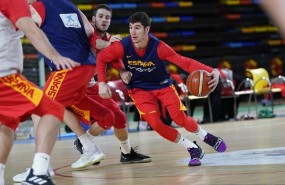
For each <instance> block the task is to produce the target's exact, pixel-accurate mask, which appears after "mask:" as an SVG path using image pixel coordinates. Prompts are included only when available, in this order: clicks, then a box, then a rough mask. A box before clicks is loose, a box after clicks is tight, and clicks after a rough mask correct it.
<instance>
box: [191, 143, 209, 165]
mask: <svg viewBox="0 0 285 185" xmlns="http://www.w3.org/2000/svg"><path fill="white" fill-rule="evenodd" d="M194 144H195V145H197V143H196V141H194ZM197 146H198V148H188V149H187V150H188V152H189V153H190V156H191V160H190V161H189V163H188V166H200V165H201V161H200V159H202V158H203V157H204V154H205V152H204V151H203V149H202V148H200V146H199V145H197Z"/></svg>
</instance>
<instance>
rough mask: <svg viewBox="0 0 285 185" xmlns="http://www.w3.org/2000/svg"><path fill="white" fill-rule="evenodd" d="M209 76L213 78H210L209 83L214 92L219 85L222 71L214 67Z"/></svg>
mask: <svg viewBox="0 0 285 185" xmlns="http://www.w3.org/2000/svg"><path fill="white" fill-rule="evenodd" d="M209 76H211V77H212V80H210V81H209V82H208V84H209V87H210V89H212V90H211V92H213V91H214V90H215V89H216V87H217V85H218V82H219V77H220V73H219V71H218V70H216V69H214V70H213V71H212V72H211V73H209Z"/></svg>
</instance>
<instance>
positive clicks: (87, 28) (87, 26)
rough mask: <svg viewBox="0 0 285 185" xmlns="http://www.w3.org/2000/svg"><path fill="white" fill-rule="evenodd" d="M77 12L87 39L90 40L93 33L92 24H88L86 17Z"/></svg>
mask: <svg viewBox="0 0 285 185" xmlns="http://www.w3.org/2000/svg"><path fill="white" fill-rule="evenodd" d="M78 11H79V13H80V17H81V19H82V21H83V24H84V29H85V32H86V35H87V37H88V38H90V37H91V36H92V35H93V33H94V28H93V26H92V24H91V23H90V22H89V20H88V19H87V17H86V16H85V15H84V14H83V13H82V12H81V11H80V10H79V9H78Z"/></svg>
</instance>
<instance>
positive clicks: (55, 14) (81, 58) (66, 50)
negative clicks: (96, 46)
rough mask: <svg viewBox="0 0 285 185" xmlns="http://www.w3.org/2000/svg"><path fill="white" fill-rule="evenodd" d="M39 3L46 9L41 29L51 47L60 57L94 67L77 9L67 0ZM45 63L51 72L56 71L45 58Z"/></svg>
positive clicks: (48, 0) (45, 0) (51, 0)
mask: <svg viewBox="0 0 285 185" xmlns="http://www.w3.org/2000/svg"><path fill="white" fill-rule="evenodd" d="M40 1H41V2H43V4H44V6H45V9H46V17H45V20H44V21H43V24H42V26H41V29H42V30H43V31H44V33H45V34H46V35H47V37H48V39H49V41H50V42H51V44H52V45H53V47H54V48H55V49H56V50H57V51H58V52H59V53H60V54H61V55H63V56H65V57H69V58H71V59H73V60H74V61H76V62H79V63H80V64H81V65H90V64H92V65H94V64H95V61H94V60H93V59H94V57H90V53H91V50H90V44H89V39H88V38H87V35H86V33H85V29H84V24H83V21H82V19H81V17H80V13H79V11H78V9H77V7H76V6H75V5H74V4H72V3H71V2H69V1H68V0H40ZM91 59H92V60H91ZM45 62H46V63H47V65H48V66H49V67H50V68H51V70H56V68H55V65H54V64H53V63H52V62H51V61H50V60H49V59H47V58H45Z"/></svg>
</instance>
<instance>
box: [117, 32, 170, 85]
mask: <svg viewBox="0 0 285 185" xmlns="http://www.w3.org/2000/svg"><path fill="white" fill-rule="evenodd" d="M149 38H150V40H149V43H148V45H147V48H146V52H145V54H144V55H143V56H142V57H140V56H138V55H137V53H136V51H135V48H134V47H133V44H132V40H131V37H130V36H127V37H125V38H124V39H122V41H121V42H122V45H123V48H124V55H123V63H124V65H125V68H126V70H128V71H131V72H132V74H133V76H132V80H131V83H129V84H128V85H127V86H128V88H129V89H132V88H140V89H143V90H156V89H161V88H164V87H168V86H170V85H171V84H172V79H171V78H170V75H169V73H168V72H167V68H166V64H165V61H163V60H161V59H160V58H159V57H158V53H157V48H158V45H159V42H160V41H159V40H158V39H157V38H155V37H153V36H151V35H150V36H149Z"/></svg>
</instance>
